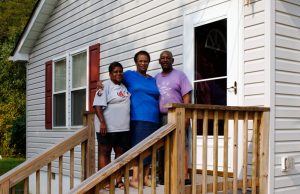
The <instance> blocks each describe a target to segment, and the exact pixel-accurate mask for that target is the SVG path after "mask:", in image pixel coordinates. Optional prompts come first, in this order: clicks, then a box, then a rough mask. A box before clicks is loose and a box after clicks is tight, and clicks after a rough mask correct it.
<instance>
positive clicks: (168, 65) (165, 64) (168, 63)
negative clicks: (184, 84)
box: [159, 51, 174, 72]
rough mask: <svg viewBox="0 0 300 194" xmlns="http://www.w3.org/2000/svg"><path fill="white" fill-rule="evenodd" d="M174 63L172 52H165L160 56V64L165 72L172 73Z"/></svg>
mask: <svg viewBox="0 0 300 194" xmlns="http://www.w3.org/2000/svg"><path fill="white" fill-rule="evenodd" d="M173 62H174V58H173V55H172V53H171V52H169V51H164V52H162V53H161V54H160V57H159V64H160V65H161V68H162V70H163V72H170V71H171V70H172V68H173V67H172V64H173Z"/></svg>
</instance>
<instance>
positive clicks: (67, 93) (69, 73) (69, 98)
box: [52, 47, 90, 129]
mask: <svg viewBox="0 0 300 194" xmlns="http://www.w3.org/2000/svg"><path fill="white" fill-rule="evenodd" d="M81 53H86V86H85V87H78V88H75V89H72V78H73V75H72V73H73V61H72V57H73V56H75V55H77V54H81ZM89 57H90V56H89V47H84V48H81V49H76V50H73V51H69V52H66V53H65V54H64V55H61V56H59V57H56V58H54V59H52V87H53V90H52V129H66V128H67V129H70V128H75V129H77V128H82V126H83V125H72V121H71V118H72V113H71V110H72V107H71V105H72V96H71V95H72V91H77V90H82V89H85V94H86V98H85V111H87V110H88V103H89V101H88V100H89ZM63 59H65V60H66V89H65V90H64V92H62V91H59V92H55V85H54V84H55V63H56V62H58V61H60V60H63ZM60 93H65V104H66V106H65V110H66V115H65V120H66V123H65V126H55V125H54V119H55V117H54V114H55V113H54V106H55V105H54V95H55V94H60Z"/></svg>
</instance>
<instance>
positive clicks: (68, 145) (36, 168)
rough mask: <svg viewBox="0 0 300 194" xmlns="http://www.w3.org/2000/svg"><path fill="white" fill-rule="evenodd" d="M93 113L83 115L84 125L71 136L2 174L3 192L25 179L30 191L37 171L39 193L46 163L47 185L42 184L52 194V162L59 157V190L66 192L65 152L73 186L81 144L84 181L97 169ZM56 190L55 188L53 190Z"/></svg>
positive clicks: (0, 184) (13, 187)
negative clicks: (77, 147)
mask: <svg viewBox="0 0 300 194" xmlns="http://www.w3.org/2000/svg"><path fill="white" fill-rule="evenodd" d="M87 123H90V124H92V123H93V114H86V115H85V117H84V125H85V127H83V128H82V129H80V130H79V131H77V132H75V133H74V134H73V135H71V136H70V137H68V138H66V139H64V140H63V141H61V142H60V143H58V144H56V145H55V146H53V147H52V148H50V149H48V150H46V151H45V152H43V153H42V154H40V155H38V156H36V157H35V158H33V159H31V160H28V161H25V162H24V163H22V164H20V165H19V166H17V167H16V168H14V169H12V170H11V171H9V172H7V173H6V174H4V175H2V176H1V177H0V193H1V194H9V193H15V186H16V184H18V183H19V182H21V181H23V180H24V193H25V194H28V193H29V182H28V181H29V176H30V175H31V174H33V173H35V174H36V182H35V185H36V193H37V194H39V193H41V184H40V182H41V180H40V172H41V169H42V168H43V167H46V168H47V185H42V188H45V187H46V188H47V193H48V194H51V172H52V170H51V168H52V162H53V161H54V160H56V159H58V164H59V170H58V174H59V181H58V182H59V183H58V187H59V188H58V192H59V194H61V193H63V181H62V179H63V155H64V154H66V153H67V152H69V154H70V161H69V165H70V167H69V168H70V174H69V176H70V188H69V189H72V188H73V187H74V178H75V177H74V155H75V154H74V148H75V147H76V146H77V145H81V181H83V180H84V179H86V178H87V177H89V176H90V175H92V174H94V173H95V131H94V127H93V125H87ZM52 193H53V192H52Z"/></svg>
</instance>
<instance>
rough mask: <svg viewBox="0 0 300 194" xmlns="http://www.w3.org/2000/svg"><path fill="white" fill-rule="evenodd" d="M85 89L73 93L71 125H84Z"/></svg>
mask: <svg viewBox="0 0 300 194" xmlns="http://www.w3.org/2000/svg"><path fill="white" fill-rule="evenodd" d="M85 102H86V99H85V89H84V90H77V91H72V107H71V114H72V117H71V123H72V125H82V124H83V122H82V119H83V112H84V111H85Z"/></svg>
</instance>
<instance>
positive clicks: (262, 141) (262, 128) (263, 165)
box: [259, 112, 270, 193]
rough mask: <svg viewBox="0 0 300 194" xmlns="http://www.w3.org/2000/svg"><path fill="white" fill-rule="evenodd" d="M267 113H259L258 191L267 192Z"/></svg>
mask: <svg viewBox="0 0 300 194" xmlns="http://www.w3.org/2000/svg"><path fill="white" fill-rule="evenodd" d="M269 114H270V113H269V112H264V113H262V114H261V118H260V119H261V122H260V125H259V147H260V150H259V193H268V188H269V185H268V172H269V129H270V128H269Z"/></svg>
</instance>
